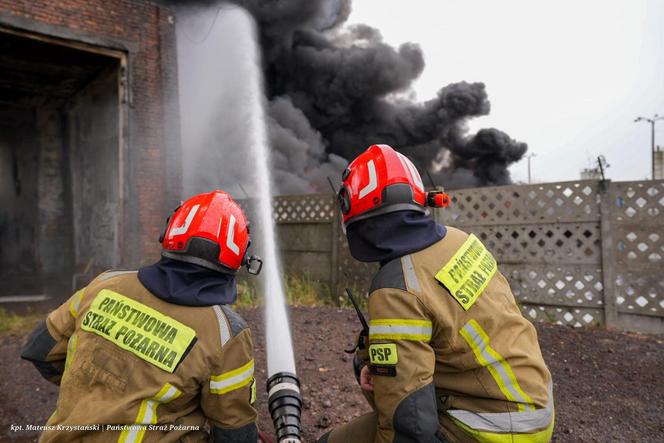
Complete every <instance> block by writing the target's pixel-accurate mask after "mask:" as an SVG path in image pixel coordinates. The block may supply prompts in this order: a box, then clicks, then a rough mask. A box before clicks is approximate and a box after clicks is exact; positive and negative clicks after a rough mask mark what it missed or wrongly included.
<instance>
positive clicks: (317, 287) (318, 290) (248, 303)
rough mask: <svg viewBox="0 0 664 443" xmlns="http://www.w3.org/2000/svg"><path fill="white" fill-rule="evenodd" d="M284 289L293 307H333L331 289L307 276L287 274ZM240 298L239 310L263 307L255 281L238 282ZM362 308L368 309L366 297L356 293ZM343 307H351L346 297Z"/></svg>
mask: <svg viewBox="0 0 664 443" xmlns="http://www.w3.org/2000/svg"><path fill="white" fill-rule="evenodd" d="M283 282H284V287H285V288H284V289H285V291H286V299H287V301H288V304H289V305H291V306H331V305H332V301H331V299H330V288H329V287H328V285H326V284H325V283H322V282H320V281H318V280H314V279H312V278H310V277H309V276H307V275H304V276H302V275H294V274H286V275H285V276H284V280H283ZM237 286H238V296H237V302H236V303H235V306H236V307H238V308H252V307H257V306H262V304H263V300H262V297H263V296H262V294H260V292H259V290H258V282H257V281H255V280H251V281H249V280H244V279H242V280H240V281H238V285H237ZM353 293H354V294H357V295H356V297H357V298H358V301H359V303H360V306H362V307H363V308H366V297H362V296H360V294H362V293H361V292H360V291H354V292H353ZM340 303H341V306H344V307H351V304H350V301H348V298H347V297H346V296H343V297H341V298H340Z"/></svg>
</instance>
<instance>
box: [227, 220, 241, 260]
mask: <svg viewBox="0 0 664 443" xmlns="http://www.w3.org/2000/svg"><path fill="white" fill-rule="evenodd" d="M234 237H235V216H234V215H233V214H231V220H230V221H229V222H228V235H227V236H226V246H228V247H229V249H230V250H231V251H233V252H235V255H240V247H239V246H238V245H236V244H235V241H234Z"/></svg>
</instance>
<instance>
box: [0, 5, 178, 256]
mask: <svg viewBox="0 0 664 443" xmlns="http://www.w3.org/2000/svg"><path fill="white" fill-rule="evenodd" d="M0 26H2V27H8V28H15V29H19V30H23V31H28V32H33V33H37V34H43V35H46V36H51V37H57V38H64V39H66V40H68V41H80V42H83V43H85V44H89V45H92V46H98V47H102V48H110V49H119V50H121V51H123V52H124V53H125V54H126V55H127V61H128V76H127V78H128V86H129V90H128V94H127V95H126V97H127V100H128V103H127V105H126V106H127V108H126V109H127V112H126V115H127V121H126V122H125V125H124V127H125V130H126V134H125V142H126V150H125V156H126V158H125V162H124V168H125V171H126V172H125V181H124V183H125V189H124V190H123V195H124V199H123V201H124V207H123V210H122V215H123V221H122V229H121V242H120V256H121V257H122V260H121V264H122V265H123V266H136V265H138V264H139V263H145V262H149V261H151V260H153V259H154V258H155V257H156V256H157V254H158V250H159V245H158V244H157V241H156V239H157V237H158V236H159V232H160V230H161V229H162V225H163V222H164V217H165V215H166V211H168V210H170V209H172V208H171V206H172V205H173V202H174V201H176V199H178V198H179V197H180V195H179V193H180V181H181V173H180V171H179V169H180V168H179V161H178V160H177V158H178V153H179V130H178V129H177V127H178V124H177V121H178V120H177V111H176V110H177V92H176V91H177V74H176V72H177V71H176V55H175V25H174V20H173V14H172V11H170V10H169V9H168V8H165V7H163V6H159V5H156V4H154V3H152V2H149V1H145V0H134V1H130V0H58V1H53V0H0Z"/></svg>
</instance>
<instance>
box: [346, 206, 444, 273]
mask: <svg viewBox="0 0 664 443" xmlns="http://www.w3.org/2000/svg"><path fill="white" fill-rule="evenodd" d="M445 234H447V229H445V226H442V225H439V224H438V223H436V222H435V221H434V220H433V219H432V218H431V217H430V216H429V215H426V214H422V213H420V212H416V211H398V212H391V213H388V214H384V215H379V216H377V217H372V218H368V219H365V220H360V221H357V222H355V223H351V225H350V226H348V228H347V230H346V238H348V247H349V248H350V253H351V255H352V256H353V257H354V258H355V259H356V260H359V261H363V262H380V263H386V262H388V261H390V260H393V259H395V258H398V257H403V256H404V255H408V254H411V253H413V252H417V251H421V250H422V249H425V248H427V247H429V246H431V245H432V244H434V243H436V242H438V241H439V240H441V239H442V238H443V237H445Z"/></svg>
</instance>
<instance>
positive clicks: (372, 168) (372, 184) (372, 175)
mask: <svg viewBox="0 0 664 443" xmlns="http://www.w3.org/2000/svg"><path fill="white" fill-rule="evenodd" d="M367 169H368V171H369V183H367V185H366V186H365V187H364V188H362V189H360V193H359V197H360V198H364V197H366V196H367V194H369V193H370V192H371V191H373V190H374V189H376V188H377V187H378V178H377V177H376V165H375V164H374V161H373V160H369V161H368V162H367Z"/></svg>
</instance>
